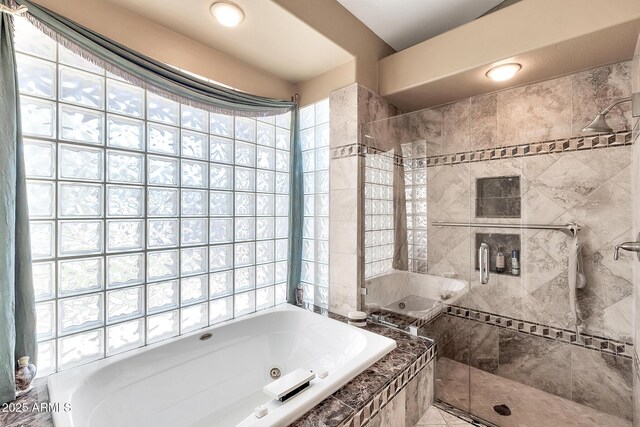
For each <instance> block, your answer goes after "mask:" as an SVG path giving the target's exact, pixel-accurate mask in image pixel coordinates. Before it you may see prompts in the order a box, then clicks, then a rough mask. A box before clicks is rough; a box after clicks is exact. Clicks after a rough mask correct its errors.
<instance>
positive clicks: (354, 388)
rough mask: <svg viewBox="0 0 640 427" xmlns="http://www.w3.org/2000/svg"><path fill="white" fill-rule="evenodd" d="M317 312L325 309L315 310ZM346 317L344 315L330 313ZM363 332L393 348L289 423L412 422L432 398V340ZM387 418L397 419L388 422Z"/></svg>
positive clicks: (47, 418) (17, 420) (12, 416)
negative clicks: (386, 340)
mask: <svg viewBox="0 0 640 427" xmlns="http://www.w3.org/2000/svg"><path fill="white" fill-rule="evenodd" d="M316 311H317V312H320V311H322V312H323V313H325V314H326V311H325V310H320V309H316ZM329 316H330V317H332V318H334V319H337V320H340V321H343V322H346V318H344V317H342V316H339V315H333V314H329ZM365 329H366V330H368V331H371V332H374V333H377V334H380V335H383V336H385V337H388V338H391V339H393V340H395V341H396V343H397V348H396V349H395V350H393V351H392V352H391V353H389V354H387V355H386V356H384V357H383V358H382V359H380V360H379V361H378V362H376V363H375V364H373V365H372V366H370V367H369V368H368V369H366V370H365V371H364V372H362V373H361V374H360V375H358V376H357V377H355V378H354V379H353V380H352V381H351V382H349V383H348V384H346V385H345V386H344V387H342V388H341V389H340V390H338V391H337V392H335V393H334V394H333V395H332V396H331V397H329V398H327V399H325V400H324V401H323V402H321V403H320V404H319V405H317V406H316V407H315V408H314V409H312V410H311V411H309V412H308V413H306V414H305V415H303V416H302V417H301V418H299V419H298V420H297V421H295V422H294V423H293V425H294V426H296V427H299V426H305V427H306V426H309V427H317V426H345V427H347V426H348V427H351V426H353V427H356V426H365V425H369V426H376V427H377V426H380V427H383V426H387V425H394V426H395V425H405V424H402V423H404V422H405V421H406V425H407V426H413V425H415V424H416V422H417V421H418V420H420V419H421V418H422V417H423V416H424V415H425V413H426V411H427V409H428V407H429V406H430V405H431V402H432V401H433V387H434V384H433V381H434V380H433V377H434V363H435V361H434V356H435V344H434V342H433V341H431V340H429V339H425V338H422V337H415V336H412V335H409V334H407V333H405V332H402V331H398V330H394V329H391V328H387V327H384V326H380V325H374V324H369V325H367V326H366V328H365ZM17 402H20V403H24V404H25V405H27V406H28V407H30V408H32V407H33V405H34V404H36V403H42V402H48V395H47V391H46V384H45V382H44V380H43V379H38V380H36V387H35V388H34V390H33V391H32V392H31V393H29V394H27V395H26V396H24V397H23V398H21V399H20V400H18V401H17ZM388 420H395V421H398V422H400V420H402V422H401V423H400V424H395V423H394V424H388V423H387V421H388ZM0 425H2V426H3V427H53V422H52V420H51V414H50V413H47V412H45V413H37V412H33V411H32V412H25V413H0Z"/></svg>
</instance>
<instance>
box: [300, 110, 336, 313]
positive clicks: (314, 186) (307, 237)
mask: <svg viewBox="0 0 640 427" xmlns="http://www.w3.org/2000/svg"><path fill="white" fill-rule="evenodd" d="M300 129H301V130H300V140H301V146H302V168H303V171H304V223H303V229H302V273H301V281H302V286H303V296H304V300H305V302H308V303H310V304H315V305H317V306H319V307H325V308H328V306H329V100H328V99H325V100H323V101H320V102H317V103H315V104H311V105H309V106H306V107H304V108H301V109H300Z"/></svg>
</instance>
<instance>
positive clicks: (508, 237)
mask: <svg viewBox="0 0 640 427" xmlns="http://www.w3.org/2000/svg"><path fill="white" fill-rule="evenodd" d="M482 243H486V244H487V245H489V271H490V272H492V273H496V274H507V275H510V276H513V275H514V274H513V273H512V272H511V251H514V250H516V251H518V253H521V252H520V235H519V234H502V233H476V251H475V253H476V254H477V253H478V250H479V249H480V244H482ZM500 249H502V253H503V255H504V271H501V272H498V271H497V269H496V255H497V254H498V251H500ZM475 263H476V264H475V266H476V270H479V269H480V266H479V265H478V257H475ZM516 276H519V274H516Z"/></svg>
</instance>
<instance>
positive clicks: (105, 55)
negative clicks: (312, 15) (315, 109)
mask: <svg viewBox="0 0 640 427" xmlns="http://www.w3.org/2000/svg"><path fill="white" fill-rule="evenodd" d="M16 1H17V3H18V4H20V5H24V6H27V7H28V8H29V13H28V16H29V18H30V19H31V21H32V22H33V23H34V24H35V25H37V26H38V27H39V28H40V29H41V30H42V31H44V32H45V33H47V34H48V35H49V36H51V37H53V38H55V39H56V40H58V41H59V42H60V43H62V44H64V45H65V46H66V47H68V48H69V49H71V50H73V51H74V52H75V53H77V54H79V55H81V56H83V57H85V58H86V59H89V60H91V61H92V62H94V63H96V64H98V65H100V66H101V67H103V68H105V69H106V70H108V71H109V72H111V73H114V74H116V75H119V76H120V77H123V78H124V79H126V80H128V81H130V82H131V83H134V84H136V85H138V86H141V87H144V88H145V89H148V90H150V91H152V92H155V93H158V94H159V95H162V96H164V97H166V98H169V99H173V100H174V101H177V102H181V103H183V104H187V105H191V106H194V107H197V108H203V109H207V110H209V111H213V112H218V113H225V114H231V113H232V114H235V115H244V116H271V115H275V114H281V113H286V112H287V111H290V110H291V109H292V108H293V105H294V103H293V102H292V101H280V100H275V99H271V98H265V97H261V96H256V95H251V94H247V93H244V92H240V91H237V90H234V89H229V88H226V87H222V86H220V85H216V84H213V83H208V82H206V81H204V80H202V79H198V78H197V77H193V76H191V75H189V74H186V73H183V72H181V71H179V70H177V69H175V68H173V67H171V66H169V65H167V64H164V63H162V62H160V61H156V60H155V59H153V58H150V57H148V56H146V55H143V54H141V53H139V52H135V51H133V50H131V49H129V48H127V47H126V46H124V45H121V44H120V43H117V42H115V41H113V40H110V39H108V38H106V37H104V36H102V35H100V34H98V33H96V32H94V31H92V30H90V29H88V28H86V27H83V26H82V25H80V24H78V23H76V22H73V21H71V20H69V19H67V18H65V17H64V16H61V15H58V14H56V13H55V12H53V11H51V10H49V9H46V8H44V7H42V6H39V5H37V4H36V3H33V2H32V1H29V0H16ZM212 66H215V64H212Z"/></svg>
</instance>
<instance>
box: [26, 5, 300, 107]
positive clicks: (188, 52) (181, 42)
mask: <svg viewBox="0 0 640 427" xmlns="http://www.w3.org/2000/svg"><path fill="white" fill-rule="evenodd" d="M36 3H38V4H40V5H42V6H44V7H47V8H49V9H51V10H53V11H55V12H57V13H59V14H61V15H64V16H65V17H68V18H69V19H72V20H74V21H76V22H78V23H80V24H82V25H84V26H86V27H89V28H91V29H92V30H94V31H96V32H98V33H100V34H103V35H105V36H107V37H109V38H111V39H113V40H115V41H117V42H120V43H122V44H124V45H126V46H128V47H130V48H131V49H134V50H137V51H138V52H141V53H143V54H145V55H148V56H150V57H152V58H155V59H157V60H158V61H162V62H166V63H168V64H171V65H173V66H176V67H179V68H182V69H185V70H188V71H190V72H193V73H196V74H199V75H201V76H204V77H207V78H209V79H212V80H215V81H217V82H220V83H223V84H225V85H228V86H231V87H233V88H236V89H238V90H242V91H245V92H249V93H252V94H256V95H262V96H268V97H271V98H278V99H290V98H291V96H293V94H294V93H295V92H296V88H295V85H293V84H290V83H289V82H287V81H285V80H283V79H281V78H278V77H276V76H273V75H270V74H267V73H264V72H262V71H259V70H256V69H255V68H252V67H251V66H249V65H247V64H245V63H243V62H240V61H238V60H237V59H235V58H232V57H230V56H228V55H225V54H223V53H221V52H219V51H217V50H214V49H211V48H209V47H207V46H205V45H203V44H200V43H198V42H196V41H194V40H192V39H189V38H187V37H184V36H182V35H180V34H178V33H175V32H173V31H170V30H168V29H166V28H164V27H162V26H160V25H157V24H155V23H153V22H151V21H148V20H146V19H144V18H141V17H140V16H139V15H135V14H133V13H131V12H129V11H127V10H125V9H123V8H120V7H118V6H116V5H113V4H111V3H108V2H106V1H100V0H64V1H59V0H37V1H36Z"/></svg>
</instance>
